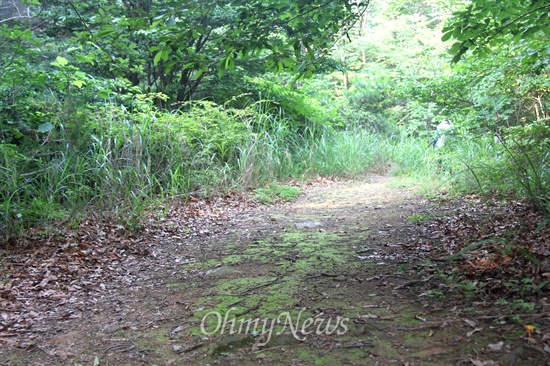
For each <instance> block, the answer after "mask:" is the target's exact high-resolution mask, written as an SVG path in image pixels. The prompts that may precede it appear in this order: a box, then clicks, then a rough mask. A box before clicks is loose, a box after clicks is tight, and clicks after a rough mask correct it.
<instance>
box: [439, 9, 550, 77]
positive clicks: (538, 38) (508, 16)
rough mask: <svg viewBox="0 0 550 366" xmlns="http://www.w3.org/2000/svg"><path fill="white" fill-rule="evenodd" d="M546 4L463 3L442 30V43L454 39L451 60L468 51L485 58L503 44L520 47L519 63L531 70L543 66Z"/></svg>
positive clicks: (545, 60) (546, 60) (548, 23)
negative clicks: (523, 51) (524, 50)
mask: <svg viewBox="0 0 550 366" xmlns="http://www.w3.org/2000/svg"><path fill="white" fill-rule="evenodd" d="M549 7H550V2H548V1H546V0H543V1H530V2H526V1H521V0H511V1H506V2H502V1H498V0H483V1H475V2H470V3H467V5H466V6H465V7H464V8H463V9H460V10H459V11H457V12H455V13H454V14H453V17H452V18H451V19H450V21H449V24H447V25H446V26H445V28H444V29H443V32H444V34H443V37H442V40H443V41H446V40H449V39H451V38H454V39H455V40H456V41H455V42H454V44H453V45H452V47H451V49H450V52H451V53H452V54H453V55H454V58H453V61H454V62H457V61H459V60H460V59H461V58H462V56H463V55H464V54H465V53H466V52H467V51H468V50H473V52H474V53H475V54H476V55H481V56H484V55H488V54H490V53H491V49H494V48H498V47H499V46H500V45H501V44H502V43H503V42H504V43H506V44H512V43H515V44H520V43H523V47H525V48H526V51H527V52H525V53H524V54H523V55H522V56H521V62H522V63H524V64H526V65H529V66H530V67H532V68H533V69H537V68H540V67H547V66H548V63H549V61H550V58H549V57H548V52H547V48H548V42H547V41H546V39H547V36H548V34H550V21H549V19H548V8H549Z"/></svg>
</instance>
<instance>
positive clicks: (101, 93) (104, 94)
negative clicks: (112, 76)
mask: <svg viewBox="0 0 550 366" xmlns="http://www.w3.org/2000/svg"><path fill="white" fill-rule="evenodd" d="M112 92H113V91H112V90H111V89H101V90H100V91H98V92H97V95H98V97H100V98H103V99H109V94H111V93H112Z"/></svg>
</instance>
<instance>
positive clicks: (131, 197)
mask: <svg viewBox="0 0 550 366" xmlns="http://www.w3.org/2000/svg"><path fill="white" fill-rule="evenodd" d="M111 107H112V106H107V107H105V108H103V109H101V110H97V109H96V110H94V111H93V113H92V112H89V114H88V117H89V118H90V122H88V126H86V127H85V128H84V127H82V126H80V127H79V128H80V132H81V133H82V136H81V137H82V138H81V139H79V140H78V144H76V143H74V142H73V141H74V137H72V136H71V131H70V130H69V129H68V128H56V129H53V130H52V131H47V132H46V133H43V134H42V135H40V136H38V138H37V139H36V140H37V143H36V144H35V146H31V148H29V147H25V146H20V145H19V146H18V145H14V144H6V143H3V144H0V181H1V182H3V183H1V185H0V199H1V205H0V219H1V222H0V233H1V236H2V237H4V238H9V237H16V236H20V235H25V234H26V233H27V232H28V231H29V230H31V231H32V230H33V228H36V227H44V226H47V225H51V223H52V222H59V221H61V222H70V221H71V220H73V221H74V220H78V217H79V216H85V215H86V214H87V212H90V211H93V212H95V213H97V214H98V215H100V216H101V215H104V216H105V217H109V218H110V219H115V220H118V221H119V222H120V223H121V224H123V225H126V226H134V225H136V224H137V223H138V222H139V220H140V215H141V214H142V212H143V210H144V209H145V208H147V207H149V206H150V205H151V204H152V203H153V202H154V201H155V200H157V199H159V198H160V199H165V198H174V197H178V198H179V197H183V198H185V196H186V195H187V194H189V192H201V193H202V194H205V195H208V194H210V193H212V192H223V191H229V190H243V189H249V188H258V187H270V188H267V189H266V191H265V192H264V191H261V190H260V191H257V193H258V192H259V194H260V195H263V196H265V197H264V198H266V197H267V198H270V197H271V196H272V195H273V194H274V195H275V196H274V197H277V195H278V194H279V193H281V192H279V193H277V192H275V191H274V189H273V187H278V186H274V185H272V184H273V183H274V182H277V181H284V180H285V179H288V178H290V177H292V178H295V179H304V178H307V177H311V176H340V177H356V176H359V175H362V174H364V173H366V172H372V171H376V172H390V173H391V174H394V175H396V176H402V177H407V178H409V179H412V180H414V181H415V182H417V184H420V185H421V186H423V187H425V189H427V190H433V189H436V188H441V187H443V186H444V187H448V188H452V189H454V190H455V191H456V192H471V191H480V192H482V193H491V192H495V191H497V192H502V193H504V194H509V193H514V194H523V195H527V196H528V197H530V198H532V199H533V200H535V201H536V202H538V204H539V205H541V206H542V205H544V204H545V202H546V201H544V200H543V199H544V198H545V197H548V194H547V188H548V180H549V179H548V173H547V169H546V170H545V169H544V167H546V166H547V164H548V158H549V156H548V153H546V154H544V153H543V152H544V150H541V153H540V154H534V155H533V154H531V153H526V152H525V149H524V148H521V147H515V148H513V147H510V145H504V144H499V145H496V144H494V143H491V141H490V140H483V139H477V140H474V139H468V138H463V139H460V140H459V139H455V140H454V141H453V140H451V141H450V142H449V143H448V144H447V145H446V146H445V147H444V148H442V149H433V148H431V147H429V145H428V143H427V142H426V141H423V140H419V139H414V138H405V137H399V136H395V135H393V136H384V135H374V134H372V133H368V132H367V131H365V130H361V129H359V128H355V129H346V130H339V131H335V130H332V129H327V128H315V129H314V128H303V129H301V130H300V131H297V130H296V129H295V128H293V127H292V126H294V125H293V124H292V123H290V122H289V121H288V120H286V119H285V118H283V117H282V116H277V115H269V114H266V113H263V112H262V111H261V110H259V108H255V106H254V105H252V106H250V107H249V108H248V109H245V110H234V109H226V108H222V107H220V106H218V105H215V104H213V103H208V102H201V103H195V104H193V105H189V106H187V109H186V110H185V112H184V113H177V114H168V113H158V112H153V111H151V110H139V111H137V112H128V111H123V110H121V109H120V108H111ZM84 132H85V133H84ZM518 146H519V145H518ZM514 172H516V173H514ZM270 185H271V186H270ZM262 192H263V193H262ZM282 193H285V192H282ZM267 198H266V199H267ZM270 199H274V198H273V197H271V198H270Z"/></svg>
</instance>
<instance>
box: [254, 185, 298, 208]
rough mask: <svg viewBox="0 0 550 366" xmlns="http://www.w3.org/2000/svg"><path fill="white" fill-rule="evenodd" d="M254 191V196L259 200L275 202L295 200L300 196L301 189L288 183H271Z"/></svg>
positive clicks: (269, 202)
mask: <svg viewBox="0 0 550 366" xmlns="http://www.w3.org/2000/svg"><path fill="white" fill-rule="evenodd" d="M254 193H255V195H254V198H256V199H257V200H258V201H260V202H262V203H267V204H273V203H276V202H280V201H286V202H292V201H295V200H297V199H298V197H299V196H300V193H301V190H300V188H298V187H292V186H288V185H278V184H270V185H269V187H266V188H257V189H255V190H254Z"/></svg>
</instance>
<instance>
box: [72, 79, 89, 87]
mask: <svg viewBox="0 0 550 366" xmlns="http://www.w3.org/2000/svg"><path fill="white" fill-rule="evenodd" d="M71 84H73V85H74V86H76V87H77V88H82V87H83V86H84V85H86V83H85V82H84V81H83V80H73V81H72V82H71Z"/></svg>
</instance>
